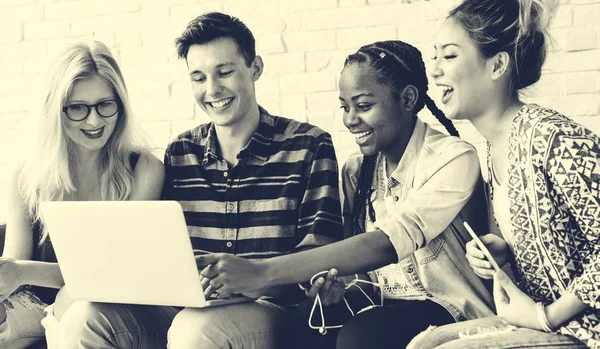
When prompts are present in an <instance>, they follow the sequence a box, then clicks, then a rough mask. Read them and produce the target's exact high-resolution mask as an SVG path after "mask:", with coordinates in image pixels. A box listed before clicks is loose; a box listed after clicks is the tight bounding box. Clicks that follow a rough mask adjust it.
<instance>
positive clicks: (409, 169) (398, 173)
mask: <svg viewBox="0 0 600 349" xmlns="http://www.w3.org/2000/svg"><path fill="white" fill-rule="evenodd" d="M426 130H427V125H425V123H424V122H423V121H421V119H419V118H418V117H417V120H416V122H415V128H414V130H413V133H412V135H411V136H410V140H409V141H408V144H407V145H406V149H405V150H404V154H402V158H401V159H400V162H399V163H398V167H396V170H395V171H394V172H393V173H392V175H391V176H390V183H389V185H390V188H393V187H395V186H396V185H398V184H403V185H412V182H413V179H414V178H415V169H416V166H417V159H418V157H419V153H420V152H421V149H423V143H424V142H425V132H426Z"/></svg>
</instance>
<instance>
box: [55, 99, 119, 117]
mask: <svg viewBox="0 0 600 349" xmlns="http://www.w3.org/2000/svg"><path fill="white" fill-rule="evenodd" d="M106 102H115V104H116V105H117V109H116V110H115V112H114V113H112V114H111V115H102V113H101V112H100V109H99V108H98V107H99V106H100V104H102V103H106ZM74 105H79V106H84V107H86V108H87V113H86V114H85V116H84V117H83V118H80V119H77V118H75V119H74V118H72V117H71V115H69V112H68V110H69V108H70V107H72V106H74ZM92 108H94V109H96V113H97V114H98V115H100V116H101V117H103V118H105V119H108V118H111V117H113V116H115V115H116V114H117V113H118V112H119V110H121V103H119V101H117V100H116V99H105V100H103V101H100V102H98V103H96V104H85V103H73V104H69V105H67V106H65V107H63V109H62V110H63V112H64V113H65V114H66V115H67V117H68V118H69V120H71V121H83V120H85V119H87V118H88V116H90V113H91V112H92Z"/></svg>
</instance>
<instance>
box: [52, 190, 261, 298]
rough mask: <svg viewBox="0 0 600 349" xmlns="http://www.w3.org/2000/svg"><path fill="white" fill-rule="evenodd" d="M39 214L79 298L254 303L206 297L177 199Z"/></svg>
mask: <svg viewBox="0 0 600 349" xmlns="http://www.w3.org/2000/svg"><path fill="white" fill-rule="evenodd" d="M40 210H41V214H42V217H43V221H44V224H45V227H46V229H47V230H48V233H49V235H50V239H51V240H52V245H53V246H54V251H55V253H56V258H57V260H58V263H59V264H60V269H61V272H62V275H63V278H64V281H65V285H66V287H67V288H68V290H69V294H70V295H71V296H72V297H73V298H74V299H76V300H85V301H93V302H105V303H125V304H146V305H167V306H181V307H197V308H200V307H206V306H217V305H225V304H231V303H238V302H244V301H252V300H253V299H251V298H247V297H241V296H240V297H231V298H226V299H214V300H213V299H209V300H207V299H206V298H205V297H204V292H203V289H202V284H201V282H200V276H199V273H198V269H197V266H196V260H195V258H194V253H193V250H192V244H191V242H190V238H189V235H188V231H187V226H186V223H185V219H184V217H183V210H182V208H181V205H180V204H179V203H178V202H176V201H52V202H42V203H40Z"/></svg>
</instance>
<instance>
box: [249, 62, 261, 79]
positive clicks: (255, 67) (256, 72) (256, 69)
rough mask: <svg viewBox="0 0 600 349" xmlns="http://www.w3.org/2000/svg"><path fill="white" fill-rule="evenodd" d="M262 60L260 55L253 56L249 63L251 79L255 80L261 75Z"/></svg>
mask: <svg viewBox="0 0 600 349" xmlns="http://www.w3.org/2000/svg"><path fill="white" fill-rule="evenodd" d="M263 64H264V63H263V60H262V57H260V56H256V57H254V60H253V61H252V64H251V65H250V68H252V81H257V80H258V78H260V76H261V75H262V72H263V67H264V65H263Z"/></svg>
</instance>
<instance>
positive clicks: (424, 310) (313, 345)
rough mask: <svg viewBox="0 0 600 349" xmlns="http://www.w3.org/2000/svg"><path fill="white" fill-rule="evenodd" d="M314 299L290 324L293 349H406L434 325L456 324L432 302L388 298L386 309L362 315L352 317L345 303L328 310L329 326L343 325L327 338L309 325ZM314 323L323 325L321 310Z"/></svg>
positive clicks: (360, 303)
mask: <svg viewBox="0 0 600 349" xmlns="http://www.w3.org/2000/svg"><path fill="white" fill-rule="evenodd" d="M353 296H355V295H351V294H349V293H347V294H346V298H347V299H348V302H349V303H350V306H351V307H352V308H353V309H354V310H355V311H356V310H359V309H361V308H363V307H364V306H366V305H368V304H367V303H365V300H364V299H360V297H353ZM312 304H313V299H309V300H307V301H306V302H304V303H302V304H301V305H300V306H299V307H298V308H297V309H296V310H294V312H293V313H292V317H291V321H290V324H289V331H290V333H289V335H288V338H289V343H286V346H285V347H286V348H292V349H334V348H338V349H355V348H356V349H358V348H369V349H387V348H405V347H406V345H407V344H408V343H409V342H410V341H411V339H413V337H414V336H416V335H417V334H419V333H420V332H421V331H423V330H425V329H426V328H428V327H429V326H430V325H442V324H448V323H453V322H454V318H453V317H452V315H450V313H448V311H446V309H444V308H443V307H442V306H440V305H439V304H436V303H434V302H432V301H430V300H425V301H420V300H419V301H406V300H390V299H386V300H385V301H384V305H383V306H382V307H376V308H374V309H371V310H368V311H365V312H362V313H360V314H357V315H356V316H354V317H352V315H351V314H350V312H349V311H348V309H347V308H346V305H345V303H344V302H340V303H338V304H334V305H330V306H327V307H324V309H323V312H324V315H325V324H326V325H341V324H343V327H342V328H341V329H328V330H327V333H326V335H322V334H320V333H319V332H318V331H317V330H315V329H311V328H310V327H309V326H308V317H309V314H310V310H311V308H312ZM312 324H313V325H314V326H320V325H321V317H320V311H319V308H318V307H317V309H315V313H314V314H313V319H312Z"/></svg>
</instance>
